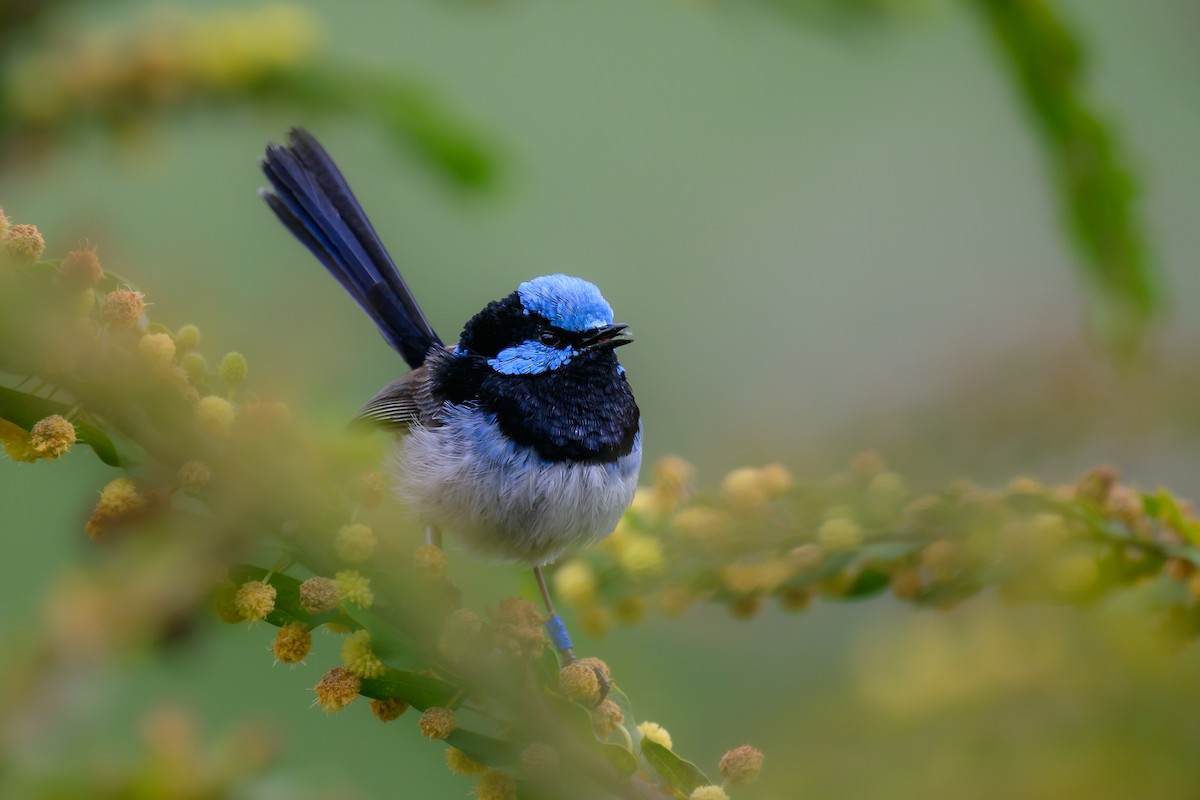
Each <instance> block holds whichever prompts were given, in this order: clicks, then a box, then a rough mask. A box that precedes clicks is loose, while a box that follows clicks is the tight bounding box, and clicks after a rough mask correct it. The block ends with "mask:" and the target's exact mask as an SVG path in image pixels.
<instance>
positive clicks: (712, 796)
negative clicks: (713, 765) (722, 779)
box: [688, 785, 729, 800]
mask: <svg viewBox="0 0 1200 800" xmlns="http://www.w3.org/2000/svg"><path fill="white" fill-rule="evenodd" d="M688 800H729V795H728V794H726V793H725V790H724V789H722V788H721V787H720V786H712V785H710V786H698V787H696V788H695V789H693V790H692V793H691V794H689V795H688Z"/></svg>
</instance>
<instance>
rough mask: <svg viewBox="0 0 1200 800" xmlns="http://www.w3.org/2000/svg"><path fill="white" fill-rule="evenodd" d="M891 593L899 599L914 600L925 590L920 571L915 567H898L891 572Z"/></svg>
mask: <svg viewBox="0 0 1200 800" xmlns="http://www.w3.org/2000/svg"><path fill="white" fill-rule="evenodd" d="M891 585H892V594H894V595H896V597H898V598H900V599H901V600H914V599H916V598H918V597H920V596H921V592H923V591H924V590H925V587H924V583H923V581H922V580H921V571H920V570H919V569H916V568H915V567H900V568H898V569H897V570H896V571H895V572H893V573H892V578H891Z"/></svg>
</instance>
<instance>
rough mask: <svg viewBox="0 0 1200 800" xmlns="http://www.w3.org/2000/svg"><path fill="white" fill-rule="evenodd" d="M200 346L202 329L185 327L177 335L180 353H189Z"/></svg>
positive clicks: (192, 326) (177, 345) (176, 344)
mask: <svg viewBox="0 0 1200 800" xmlns="http://www.w3.org/2000/svg"><path fill="white" fill-rule="evenodd" d="M198 344H200V329H199V328H197V327H196V326H195V325H184V326H183V327H182V328H180V329H179V330H178V331H176V333H175V346H176V347H178V348H179V352H181V353H187V352H189V351H191V350H195V349H196V345H198Z"/></svg>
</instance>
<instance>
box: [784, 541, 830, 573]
mask: <svg viewBox="0 0 1200 800" xmlns="http://www.w3.org/2000/svg"><path fill="white" fill-rule="evenodd" d="M788 557H789V558H791V560H792V564H793V565H794V566H795V567H796V571H797V572H811V571H812V570H814V569H816V568H817V567H819V566H821V562H823V561H824V560H825V550H824V549H823V548H822V547H821V545H819V544H816V543H814V542H808V543H806V544H802V545H799V546H797V547H793V548H792V551H791V552H790V553H788Z"/></svg>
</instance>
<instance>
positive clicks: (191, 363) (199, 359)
mask: <svg viewBox="0 0 1200 800" xmlns="http://www.w3.org/2000/svg"><path fill="white" fill-rule="evenodd" d="M179 366H181V367H183V371H184V372H186V373H187V376H188V377H189V378H191V379H192V380H194V381H200V380H203V379H204V378H206V377H207V376H208V360H207V359H205V358H204V356H202V355H200V354H199V353H195V352H192V353H184V355H183V358H181V359H179Z"/></svg>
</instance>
